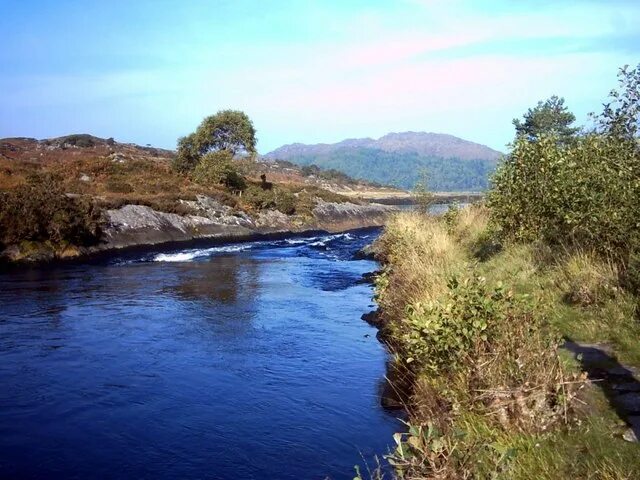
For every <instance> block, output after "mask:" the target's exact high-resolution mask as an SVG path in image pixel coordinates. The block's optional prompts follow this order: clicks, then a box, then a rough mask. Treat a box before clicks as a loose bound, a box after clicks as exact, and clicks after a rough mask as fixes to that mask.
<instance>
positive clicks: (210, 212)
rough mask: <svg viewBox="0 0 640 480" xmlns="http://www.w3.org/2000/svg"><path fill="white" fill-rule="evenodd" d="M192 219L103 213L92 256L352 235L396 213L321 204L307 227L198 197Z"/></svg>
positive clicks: (145, 210)
mask: <svg viewBox="0 0 640 480" xmlns="http://www.w3.org/2000/svg"><path fill="white" fill-rule="evenodd" d="M182 203H183V204H185V205H187V206H188V207H190V208H191V210H192V211H193V212H194V214H192V215H178V214H175V213H166V212H158V211H156V210H153V209H152V208H150V207H147V206H143V205H125V206H123V207H121V208H119V209H112V210H107V211H106V212H104V217H105V223H106V227H105V228H104V231H103V243H102V244H101V245H100V246H98V247H95V248H94V249H93V250H110V249H114V248H123V247H129V246H134V245H154V244H158V243H164V242H175V241H186V240H193V239H197V238H218V239H224V240H240V239H245V238H248V237H251V236H255V235H259V234H266V233H287V232H292V233H293V232H303V231H308V230H318V229H322V230H329V231H338V230H347V229H350V228H358V227H368V226H374V225H381V224H382V223H383V222H384V220H385V218H386V216H387V215H388V214H389V213H390V212H392V211H394V208H393V207H388V206H386V205H356V204H353V203H346V204H337V203H329V202H322V201H319V202H318V206H317V207H316V209H314V211H313V214H314V219H313V220H312V221H310V222H309V221H303V220H302V219H301V218H300V217H296V216H288V215H285V214H284V213H282V212H279V211H277V210H267V211H263V212H260V213H259V214H258V215H257V216H256V217H255V218H252V217H250V216H249V215H248V214H246V213H244V212H238V211H236V210H234V209H233V208H231V207H229V206H226V205H223V204H221V203H220V202H218V201H217V200H215V199H213V198H210V197H207V196H204V195H199V196H197V197H196V200H194V201H186V200H183V201H182Z"/></svg>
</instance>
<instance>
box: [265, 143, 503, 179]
mask: <svg viewBox="0 0 640 480" xmlns="http://www.w3.org/2000/svg"><path fill="white" fill-rule="evenodd" d="M501 155H502V154H501V153H500V152H498V151H496V150H493V149H491V148H489V147H487V146H485V145H481V144H478V143H474V142H470V141H467V140H463V139H461V138H458V137H454V136H453V135H446V134H442V133H426V132H404V133H389V134H387V135H385V136H383V137H381V138H379V139H377V140H375V139H372V138H355V139H348V140H343V141H341V142H338V143H334V144H326V143H321V144H316V145H305V144H301V143H293V144H290V145H284V146H282V147H280V148H278V149H276V150H274V151H272V152H269V153H268V154H267V155H265V158H267V159H279V160H288V161H290V162H292V163H295V164H298V165H312V164H313V165H317V166H319V167H321V168H323V169H329V168H332V169H335V170H340V171H343V172H344V173H346V174H347V175H350V176H352V177H355V178H362V179H365V180H370V181H374V182H378V183H383V184H389V185H395V186H398V187H401V188H407V189H409V188H413V186H414V185H415V183H416V181H417V180H418V179H419V176H420V173H421V171H423V170H425V169H426V171H427V172H428V176H429V183H430V185H429V186H430V188H431V189H433V190H439V191H461V190H484V189H486V188H487V186H488V177H489V175H490V174H491V172H493V170H494V169H495V166H496V164H497V161H498V159H499V158H500V156H501Z"/></svg>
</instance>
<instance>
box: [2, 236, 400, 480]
mask: <svg viewBox="0 0 640 480" xmlns="http://www.w3.org/2000/svg"><path fill="white" fill-rule="evenodd" d="M377 234H378V231H377V230H359V231H354V232H350V233H347V234H337V235H319V236H316V237H310V238H302V237H298V238H290V239H286V240H275V241H266V240H265V241H259V242H252V243H244V244H235V245H227V246H220V245H218V246H208V247H203V248H188V249H182V250H171V251H165V252H154V253H147V254H145V255H137V256H133V255H132V254H129V255H128V256H126V257H121V258H115V259H114V258H112V259H109V260H102V261H99V262H93V263H92V264H83V265H62V266H57V267H55V268H46V269H27V270H20V271H11V272H7V273H2V274H0V387H1V389H0V478H12V479H14V478H15V479H17V478H46V479H52V478H65V479H66V478H82V479H86V478H136V479H142V478H148V479H164V478H167V479H168V478H172V479H173V478H211V479H234V480H236V479H243V480H246V479H278V480H283V479H296V480H304V479H324V478H326V477H330V478H332V479H342V478H345V479H346V478H353V472H354V470H353V466H354V465H356V464H360V465H363V464H364V460H366V461H367V462H368V463H369V464H373V457H374V455H382V454H384V453H385V452H386V451H387V450H388V446H389V445H390V442H391V440H392V434H393V432H395V431H398V430H399V429H400V428H401V426H400V425H399V422H398V420H396V418H395V416H396V415H397V414H394V413H389V412H386V411H384V410H383V409H382V408H381V407H380V400H379V394H380V389H381V388H382V386H383V381H384V376H385V362H386V361H387V355H386V353H385V350H384V348H383V347H382V346H381V345H380V344H379V342H378V341H377V340H376V338H375V334H376V331H375V329H373V328H372V327H370V326H368V325H367V324H366V323H365V322H364V321H362V320H361V319H360V317H361V315H362V314H363V313H366V312H368V311H370V310H372V308H373V307H374V306H373V304H372V300H371V296H372V288H371V286H369V285H367V284H365V283H363V282H362V280H361V277H362V274H364V273H366V272H369V271H372V270H374V269H376V267H377V265H376V264H375V263H374V262H372V261H367V260H358V261H355V260H353V255H354V253H355V252H356V251H357V250H358V249H359V248H360V247H362V246H363V245H364V244H366V243H368V242H370V241H372V240H373V239H374V238H375V236H376V235H377ZM363 458H364V460H363Z"/></svg>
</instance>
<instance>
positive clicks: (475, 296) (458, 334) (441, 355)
mask: <svg viewBox="0 0 640 480" xmlns="http://www.w3.org/2000/svg"><path fill="white" fill-rule="evenodd" d="M448 288H449V292H448V295H447V297H446V298H445V299H444V300H437V301H433V302H428V303H421V302H418V303H414V304H410V305H408V306H407V311H406V314H407V317H406V320H407V322H408V325H409V327H410V329H409V331H408V333H407V334H406V336H405V338H404V339H403V340H404V344H405V346H406V350H407V354H408V358H407V361H408V362H410V363H411V362H414V361H415V362H418V363H419V364H420V365H421V366H424V367H425V368H427V369H428V370H431V371H433V372H440V371H442V370H456V369H458V368H459V367H460V366H461V365H462V363H463V360H464V359H465V358H466V357H468V356H469V355H470V353H471V352H472V350H474V349H476V348H478V347H479V345H480V344H481V343H487V342H488V341H489V336H490V335H491V334H492V330H493V326H494V325H495V324H496V323H497V322H501V321H504V320H505V318H506V315H507V314H508V311H509V310H510V309H511V308H512V302H513V297H511V296H510V295H509V294H508V293H507V292H506V291H505V290H504V288H502V287H501V286H499V287H497V288H495V289H493V290H491V291H490V290H488V289H487V288H486V285H485V283H484V280H482V279H480V278H468V279H465V280H463V281H462V282H459V281H458V279H456V278H453V279H451V280H450V282H449V284H448Z"/></svg>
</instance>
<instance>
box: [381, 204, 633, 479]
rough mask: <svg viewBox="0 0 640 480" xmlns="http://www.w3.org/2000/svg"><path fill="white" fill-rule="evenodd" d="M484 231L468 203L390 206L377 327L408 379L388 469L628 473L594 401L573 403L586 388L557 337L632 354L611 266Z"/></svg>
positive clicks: (624, 306) (483, 217) (410, 472)
mask: <svg viewBox="0 0 640 480" xmlns="http://www.w3.org/2000/svg"><path fill="white" fill-rule="evenodd" d="M492 228H493V226H492V224H491V222H490V212H489V211H487V209H486V208H485V207H483V206H481V205H476V206H473V207H470V208H463V209H453V210H451V211H450V212H449V213H447V214H446V215H445V216H444V217H442V218H436V217H432V216H427V215H422V214H417V213H401V214H398V215H396V216H395V217H393V218H392V219H391V220H390V222H389V223H388V225H387V227H386V228H385V231H384V233H383V235H382V236H381V238H380V239H379V240H378V243H377V249H378V251H379V252H380V255H381V256H382V257H383V258H384V260H385V265H386V267H385V271H384V274H383V275H382V276H381V277H380V279H379V280H378V285H377V295H378V301H379V304H380V307H381V310H382V315H383V318H385V319H386V322H387V325H386V327H384V328H385V330H386V331H387V335H388V336H389V337H390V338H389V343H390V344H391V345H392V346H393V349H394V353H395V356H396V359H397V362H398V363H400V364H402V367H403V368H406V369H407V371H409V372H410V374H411V378H412V388H411V394H410V395H409V397H408V400H407V408H408V410H409V413H410V423H409V427H408V431H407V432H406V433H403V434H400V435H398V436H396V437H395V440H396V444H397V445H396V449H395V450H394V452H393V453H392V454H391V455H390V457H389V459H390V461H391V463H392V464H393V465H394V466H395V468H396V472H397V473H396V475H397V476H398V478H404V479H422V478H550V479H551V478H560V477H562V476H563V475H565V476H566V475H568V474H569V473H570V472H571V470H572V468H573V469H575V470H576V471H577V472H581V473H580V476H578V477H576V478H632V477H630V476H629V475H630V472H633V469H634V468H640V458H639V459H638V461H636V462H635V463H632V464H629V459H630V458H631V456H630V449H629V446H628V445H626V444H625V443H624V442H623V441H621V440H618V439H615V438H613V437H614V435H616V432H617V430H616V429H617V428H619V427H618V425H617V424H616V423H615V421H613V419H614V418H615V415H613V414H612V413H610V411H609V410H608V408H609V407H608V406H607V404H606V402H600V404H598V405H597V406H595V407H594V406H590V407H589V408H586V409H585V408H584V402H587V403H590V402H591V403H592V401H591V400H589V399H590V398H592V397H593V396H594V395H595V393H594V389H593V388H586V387H585V381H584V377H583V375H582V374H581V372H580V371H579V370H578V369H577V367H576V366H575V364H574V363H572V362H567V360H566V359H565V358H564V356H563V355H562V354H561V352H560V351H559V346H560V343H561V336H562V335H564V336H570V337H572V338H578V339H583V338H587V339H590V340H592V341H598V340H601V341H607V342H611V343H613V344H614V345H615V346H616V348H617V349H618V350H619V351H620V350H621V351H626V355H625V356H624V358H627V359H634V358H635V357H634V353H635V352H634V350H635V351H639V352H638V353H640V348H639V347H637V346H636V347H635V348H634V347H632V346H631V345H630V343H631V342H629V341H627V342H626V343H625V341H624V339H625V338H626V339H629V338H639V336H640V328H639V327H638V325H637V322H636V321H635V319H634V316H633V308H632V306H633V304H634V300H633V298H634V297H633V296H632V295H631V294H630V293H628V292H626V291H625V290H624V289H623V288H622V287H621V286H620V277H621V272H620V270H619V267H618V266H617V264H616V263H615V262H609V261H607V260H606V259H603V257H601V256H600V255H599V254H598V253H597V252H593V251H587V250H575V249H573V250H572V249H569V248H557V247H553V248H552V247H549V246H548V245H546V244H545V243H542V242H533V243H526V244H525V243H507V244H501V243H500V242H498V241H497V240H496V232H495V231H493V230H492ZM488 246H490V247H491V248H488ZM599 315H600V316H602V318H600V319H599V320H598V316H599ZM625 349H626V350H625ZM639 360H640V358H639ZM605 419H606V421H605ZM603 437H606V438H603ZM587 442H589V444H587ZM614 447H615V448H614ZM616 449H617V451H619V452H622V453H621V454H620V455H612V452H613V451H615V450H616ZM583 451H584V452H586V453H584V454H583V456H582V457H581V458H574V457H575V456H576V455H578V454H577V452H583ZM559 452H561V453H559ZM591 468H592V469H593V471H592V472H591V471H590V469H591ZM528 471H530V472H532V475H533V476H528ZM534 472H535V473H534Z"/></svg>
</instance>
